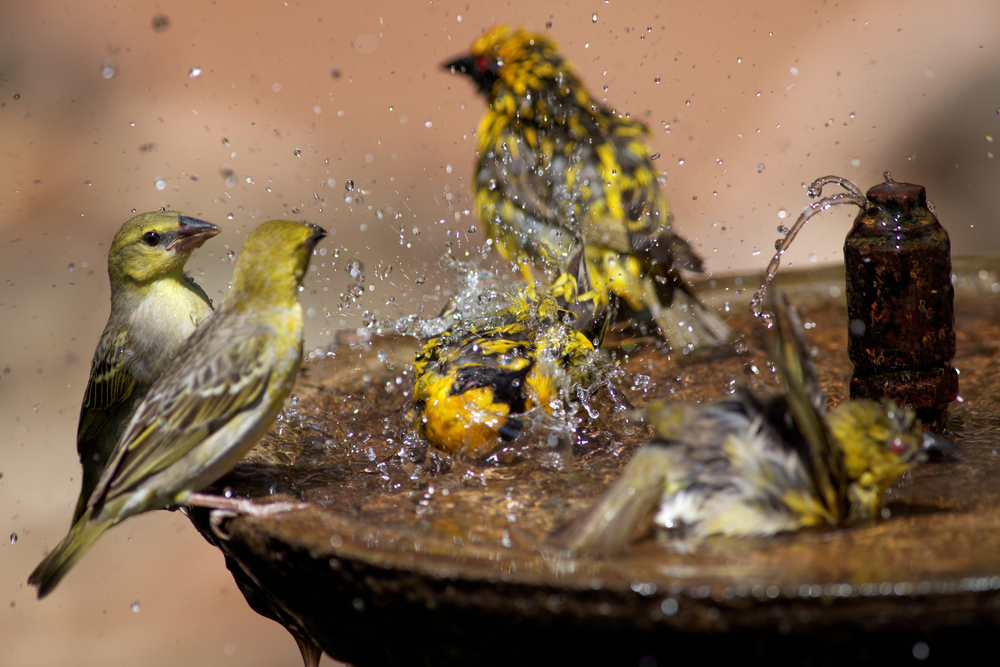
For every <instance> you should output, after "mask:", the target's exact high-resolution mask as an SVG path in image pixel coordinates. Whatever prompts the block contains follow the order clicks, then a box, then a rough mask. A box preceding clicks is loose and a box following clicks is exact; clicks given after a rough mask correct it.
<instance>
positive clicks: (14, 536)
mask: <svg viewBox="0 0 1000 667" xmlns="http://www.w3.org/2000/svg"><path fill="white" fill-rule="evenodd" d="M10 543H11V544H17V533H11V534H10Z"/></svg>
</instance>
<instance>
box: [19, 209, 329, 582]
mask: <svg viewBox="0 0 1000 667" xmlns="http://www.w3.org/2000/svg"><path fill="white" fill-rule="evenodd" d="M325 233H326V232H324V231H323V229H321V228H320V227H317V226H316V225H311V224H307V223H299V222H288V221H284V220H272V221H271V222H268V223H265V224H263V225H261V226H260V227H258V228H257V229H255V230H254V231H253V233H251V234H250V236H249V237H248V238H247V240H246V243H244V245H243V250H242V252H241V254H240V256H239V259H238V261H237V263H236V269H235V271H234V273H233V283H232V287H231V289H230V291H229V293H228V294H227V296H226V299H225V300H224V301H223V302H222V305H220V306H219V308H218V310H216V311H215V312H213V313H212V314H211V315H210V316H209V317H208V318H207V319H206V320H205V322H204V323H203V324H202V325H201V326H200V327H198V329H197V330H196V331H195V333H194V334H193V335H192V336H191V338H189V339H188V340H187V342H185V343H183V344H182V345H181V349H180V351H179V352H178V354H177V356H176V357H175V358H174V361H173V362H172V363H171V364H170V366H169V367H168V368H167V369H166V370H165V371H164V372H163V374H162V375H161V376H160V378H159V379H158V380H157V381H156V382H154V383H153V386H152V387H151V388H150V389H149V392H148V393H147V394H146V398H145V399H144V400H143V402H142V403H141V404H140V405H139V406H138V407H137V408H136V411H135V416H134V417H133V418H132V420H131V422H130V423H129V425H128V427H127V428H126V429H125V432H124V434H123V435H122V438H121V439H120V440H119V441H118V444H117V445H116V446H115V449H114V452H113V453H112V455H111V458H110V460H109V462H108V465H107V467H106V468H105V470H104V474H103V475H102V476H101V479H100V481H99V482H98V484H97V487H96V489H95V490H94V493H93V494H92V495H91V496H90V498H89V500H88V501H87V506H86V509H85V510H84V512H83V514H82V515H81V516H80V518H79V519H78V520H77V521H76V522H74V524H73V527H72V528H71V529H70V531H69V534H68V535H67V536H66V537H65V538H64V539H63V540H62V542H60V543H59V545H58V546H56V548H55V549H54V550H53V551H52V552H51V553H49V555H48V556H46V557H45V559H44V560H43V561H42V562H41V563H40V564H39V565H38V567H36V568H35V570H34V572H32V573H31V576H30V578H29V579H28V583H30V584H32V585H34V586H37V587H38V597H40V598H41V597H44V596H46V595H48V594H49V593H50V592H51V591H52V589H53V588H55V586H56V585H57V584H58V583H59V581H60V580H61V579H62V578H63V577H64V576H65V575H66V573H67V572H68V571H69V569H70V568H71V567H73V565H74V564H75V563H76V562H77V561H78V560H79V559H80V558H81V557H82V556H83V555H84V553H86V551H87V550H88V549H89V548H90V547H91V546H92V545H93V544H94V542H95V541H96V540H97V538H98V537H100V536H101V535H102V534H103V533H104V531H105V530H107V529H108V528H110V527H111V526H113V525H115V524H117V523H120V522H121V521H124V520H125V519H127V518H128V517H130V516H132V515H134V514H139V513H141V512H147V511H149V510H153V509H161V508H165V507H168V506H171V505H184V504H188V503H191V502H193V501H194V500H195V497H196V496H198V495H199V494H197V492H198V491H200V490H201V489H203V488H205V487H206V486H208V485H210V484H212V483H213V482H215V481H216V480H217V479H219V478H220V477H222V476H223V475H225V474H226V473H227V472H229V471H230V470H231V469H232V468H233V466H235V465H236V463H237V461H239V459H240V458H242V456H243V455H244V454H245V453H246V452H247V451H249V450H250V448H251V447H253V446H254V445H255V444H256V443H257V441H258V440H259V439H260V438H261V437H262V436H263V435H264V432H265V431H266V430H267V429H268V427H269V426H270V425H271V422H272V421H274V418H275V417H276V416H277V414H278V412H279V411H280V410H281V407H282V403H283V402H284V400H285V398H286V397H287V396H288V395H289V393H290V392H291V390H292V386H293V384H294V383H295V376H296V374H297V373H298V370H299V366H300V365H301V363H302V308H301V307H300V306H299V303H298V299H297V296H298V290H299V287H300V286H301V285H302V281H303V279H304V278H305V274H306V270H307V269H308V267H309V258H310V256H311V255H312V251H313V248H314V247H315V246H316V244H317V242H318V241H319V240H320V239H321V238H323V236H324V235H325ZM198 500H199V501H205V499H204V498H199V499H198ZM216 500H217V501H218V502H217V505H218V506H224V505H227V504H231V503H227V502H226V501H227V499H225V498H218V499H216ZM207 503H208V504H212V501H211V500H210V499H209V500H208V501H207ZM202 504H204V503H202Z"/></svg>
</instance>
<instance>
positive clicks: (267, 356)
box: [91, 318, 274, 504]
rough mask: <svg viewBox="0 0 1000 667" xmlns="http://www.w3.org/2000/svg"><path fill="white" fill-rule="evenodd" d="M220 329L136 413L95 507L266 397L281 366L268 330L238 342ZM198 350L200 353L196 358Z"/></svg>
mask: <svg viewBox="0 0 1000 667" xmlns="http://www.w3.org/2000/svg"><path fill="white" fill-rule="evenodd" d="M220 319H221V318H220ZM218 321H220V320H219V319H217V320H215V322H218ZM215 322H212V324H214V323H215ZM217 329H218V327H211V326H210V327H207V328H202V329H199V330H198V331H197V332H196V333H195V335H194V336H192V338H191V340H190V341H189V343H188V345H187V346H186V349H185V351H184V353H182V355H181V356H180V357H178V363H175V364H174V365H173V366H172V367H171V371H169V372H168V374H165V375H164V376H162V378H161V380H160V381H159V382H157V385H156V386H155V387H154V389H153V390H152V392H151V393H150V394H147V396H146V400H145V401H144V402H143V406H144V409H143V411H142V412H140V413H137V414H136V415H135V417H134V418H133V420H132V422H131V424H130V425H129V428H128V431H127V433H126V434H125V435H124V436H123V438H122V440H121V441H120V442H119V444H118V446H117V447H116V449H115V452H114V454H113V455H112V457H111V461H110V462H109V464H108V467H107V470H105V474H104V476H103V477H102V478H101V482H100V483H99V484H98V487H97V489H96V490H95V491H94V495H93V496H92V499H91V504H94V501H95V499H97V498H101V497H103V496H115V495H119V494H121V493H124V492H127V491H128V490H130V489H131V488H133V487H134V486H135V485H136V484H138V483H139V482H141V481H142V480H144V479H145V478H147V477H149V476H150V475H152V474H154V473H156V472H158V471H160V470H163V469H164V468H166V467H167V466H169V465H170V464H171V463H173V462H175V461H177V460H178V459H180V458H181V457H182V456H184V455H185V454H187V453H188V452H190V451H191V450H192V448H193V447H195V446H196V445H197V444H199V443H200V442H202V441H204V440H205V438H207V437H208V436H209V435H211V434H212V433H214V432H215V431H217V430H218V429H219V428H221V427H222V426H224V425H226V424H227V423H228V422H229V421H230V420H232V419H233V418H234V417H235V416H236V415H237V414H238V413H240V412H243V411H245V410H250V409H252V408H254V407H255V406H256V405H257V404H258V403H259V402H260V400H261V399H262V397H263V395H264V392H265V390H266V388H267V386H268V381H269V379H270V375H271V371H272V368H273V366H274V358H273V354H272V353H271V351H270V349H269V348H270V347H271V346H269V345H268V333H267V332H259V333H258V334H257V335H244V334H241V335H240V337H239V338H240V339H241V340H240V343H239V344H238V345H235V346H234V345H233V340H232V339H233V336H232V335H231V333H232V332H228V331H225V330H222V331H219V330H217ZM190 350H195V351H199V354H200V356H199V357H198V358H197V359H192V358H190V357H191V356H192V355H191V354H188V351H190ZM157 387H159V389H157Z"/></svg>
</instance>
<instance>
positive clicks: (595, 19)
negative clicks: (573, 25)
mask: <svg viewBox="0 0 1000 667" xmlns="http://www.w3.org/2000/svg"><path fill="white" fill-rule="evenodd" d="M590 22H591V23H597V14H594V15H593V16H591V17H590Z"/></svg>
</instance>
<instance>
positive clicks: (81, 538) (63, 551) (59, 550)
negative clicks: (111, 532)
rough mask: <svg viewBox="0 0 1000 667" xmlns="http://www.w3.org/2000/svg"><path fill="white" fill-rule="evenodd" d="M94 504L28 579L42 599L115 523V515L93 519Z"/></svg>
mask: <svg viewBox="0 0 1000 667" xmlns="http://www.w3.org/2000/svg"><path fill="white" fill-rule="evenodd" d="M91 512H93V508H88V509H87V511H85V512H84V513H83V516H81V517H80V519H79V520H78V521H77V522H76V523H74V524H73V527H72V528H70V531H69V534H68V535H66V537H64V538H63V541H62V542H60V543H59V545H58V546H57V547H56V548H55V549H53V550H52V551H51V552H50V553H49V555H48V556H46V557H45V559H44V560H42V562H41V563H39V564H38V567H36V568H35V570H34V572H32V573H31V576H30V577H28V583H29V584H31V585H32V586H37V587H38V598H39V599H41V598H43V597H45V596H46V595H48V594H49V593H51V592H52V590H53V589H54V588H55V587H56V585H58V584H59V582H60V581H61V580H62V578H63V577H64V576H66V573H67V572H69V571H70V569H71V568H72V567H73V566H74V565H76V562H77V561H78V560H80V559H81V558H82V557H83V555H84V554H85V553H87V551H88V550H90V547H91V546H93V544H94V542H96V541H97V538H99V537H100V536H101V535H102V534H104V531H106V530H107V529H108V528H110V527H111V526H112V525H113V524H114V519H113V518H111V517H105V518H101V519H97V520H92V519H91Z"/></svg>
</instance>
